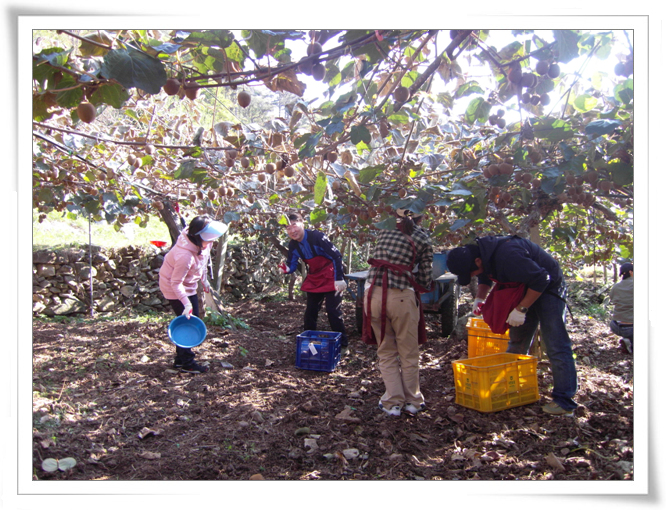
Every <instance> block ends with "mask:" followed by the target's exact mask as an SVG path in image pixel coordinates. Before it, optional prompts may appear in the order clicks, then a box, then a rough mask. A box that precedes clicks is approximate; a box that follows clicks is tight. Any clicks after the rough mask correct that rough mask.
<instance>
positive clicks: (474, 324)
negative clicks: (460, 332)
mask: <svg viewBox="0 0 666 510" xmlns="http://www.w3.org/2000/svg"><path fill="white" fill-rule="evenodd" d="M508 347H509V332H508V331H507V332H506V333H504V334H503V335H498V334H496V333H493V332H492V331H491V330H490V327H489V326H488V324H486V323H485V322H484V320H483V319H480V318H475V317H471V318H470V319H469V320H468V321H467V357H468V358H476V357H478V356H486V355H488V354H498V353H501V352H506V350H507V348H508Z"/></svg>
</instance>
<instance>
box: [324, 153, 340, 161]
mask: <svg viewBox="0 0 666 510" xmlns="http://www.w3.org/2000/svg"><path fill="white" fill-rule="evenodd" d="M324 159H325V160H326V161H329V162H330V163H335V162H336V161H337V160H338V153H337V152H327V153H326V154H324Z"/></svg>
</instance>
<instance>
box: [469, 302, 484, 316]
mask: <svg viewBox="0 0 666 510" xmlns="http://www.w3.org/2000/svg"><path fill="white" fill-rule="evenodd" d="M483 303H485V301H484V300H483V299H481V298H476V299H475V300H474V305H473V306H472V313H473V314H474V315H476V316H477V317H478V316H479V315H481V305H483Z"/></svg>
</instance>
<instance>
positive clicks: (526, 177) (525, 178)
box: [523, 172, 532, 184]
mask: <svg viewBox="0 0 666 510" xmlns="http://www.w3.org/2000/svg"><path fill="white" fill-rule="evenodd" d="M523 182H524V183H525V184H527V183H529V182H532V174H528V173H527V172H526V173H524V174H523Z"/></svg>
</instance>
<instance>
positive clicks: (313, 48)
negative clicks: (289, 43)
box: [307, 42, 323, 56]
mask: <svg viewBox="0 0 666 510" xmlns="http://www.w3.org/2000/svg"><path fill="white" fill-rule="evenodd" d="M322 50H323V48H322V46H321V44H320V43H318V42H313V43H312V44H310V45H308V50H307V52H308V56H310V55H316V54H317V53H321V52H322Z"/></svg>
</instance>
